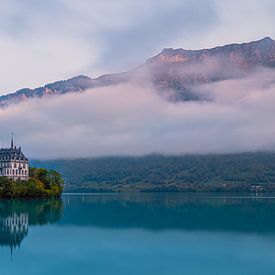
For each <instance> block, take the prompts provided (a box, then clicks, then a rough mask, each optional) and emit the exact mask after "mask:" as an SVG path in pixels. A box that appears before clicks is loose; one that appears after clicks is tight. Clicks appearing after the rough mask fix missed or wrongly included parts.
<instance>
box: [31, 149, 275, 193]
mask: <svg viewBox="0 0 275 275" xmlns="http://www.w3.org/2000/svg"><path fill="white" fill-rule="evenodd" d="M30 165H32V166H34V167H44V168H47V169H54V170H57V171H58V172H60V173H61V174H62V176H63V177H64V179H65V181H66V185H65V190H66V191H67V192H70V191H72V192H74V191H81V192H86V191H88V192H89V191H93V192H102V191H104V192H106V191H107V192H129V191H161V192H162V191H172V192H173V191H206V192H207V191H223V192H228V191H236V192H241V191H244V192H251V191H253V186H262V187H263V188H264V189H265V190H266V191H273V192H274V191H275V154H274V153H268V152H259V153H243V154H228V155H183V156H162V155H149V156H143V157H104V158H90V159H89V158H86V159H84V158H83V159H63V160H62V159H59V160H58V159H57V160H31V161H30Z"/></svg>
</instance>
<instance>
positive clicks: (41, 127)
mask: <svg viewBox="0 0 275 275" xmlns="http://www.w3.org/2000/svg"><path fill="white" fill-rule="evenodd" d="M198 90H199V92H200V93H206V94H207V95H208V96H209V97H211V98H212V101H205V102H178V103H173V102H168V101H167V100H165V99H164V98H163V97H161V96H159V95H158V93H157V92H156V91H154V90H153V89H152V88H146V87H140V86H137V85H130V84H129V85H118V86H112V87H106V88H98V89H92V90H89V91H87V92H85V93H72V94H67V95H63V96H54V97H46V98H43V99H36V100H30V101H26V102H24V103H21V104H18V105H13V106H10V107H8V108H6V109H2V110H0V125H1V132H2V138H3V136H4V137H5V140H7V139H8V137H7V133H10V132H14V133H15V137H16V143H17V144H18V145H22V146H23V149H24V151H25V152H26V154H27V155H28V156H30V157H31V158H40V159H49V158H76V157H95V156H110V155H133V156H138V155H144V154H151V153H162V154H186V153H188V154H189V153H199V154H207V153H236V152H247V151H259V150H273V148H275V146H274V145H275V120H274V117H275V108H274V106H275V73H274V71H268V70H261V71H259V72H257V73H256V74H254V75H253V76H250V77H246V78H243V79H238V80H227V81H221V82H217V83H215V84H209V85H203V86H201V87H200V88H199V89H198Z"/></svg>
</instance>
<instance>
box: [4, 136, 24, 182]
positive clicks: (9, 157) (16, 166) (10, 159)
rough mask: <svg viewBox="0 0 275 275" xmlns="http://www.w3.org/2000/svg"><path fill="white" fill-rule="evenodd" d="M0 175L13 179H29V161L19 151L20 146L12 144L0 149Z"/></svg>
mask: <svg viewBox="0 0 275 275" xmlns="http://www.w3.org/2000/svg"><path fill="white" fill-rule="evenodd" d="M0 177H8V178H10V179H13V180H28V179H29V161H28V159H27V158H26V157H25V155H24V154H23V153H22V151H21V147H18V148H17V147H16V146H13V137H12V139H11V147H10V148H1V149H0Z"/></svg>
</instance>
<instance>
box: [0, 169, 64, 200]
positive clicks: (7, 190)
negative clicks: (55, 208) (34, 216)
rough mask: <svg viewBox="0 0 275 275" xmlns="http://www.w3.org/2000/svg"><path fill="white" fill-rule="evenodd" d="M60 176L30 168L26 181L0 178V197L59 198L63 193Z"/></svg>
mask: <svg viewBox="0 0 275 275" xmlns="http://www.w3.org/2000/svg"><path fill="white" fill-rule="evenodd" d="M63 183H64V180H63V179H62V177H61V175H60V174H59V173H58V172H56V171H54V170H50V171H49V170H47V169H44V168H30V178H29V180H27V181H22V180H16V181H15V180H12V179H10V178H7V177H0V197H5V198H19V197H24V198H26V197H31V198H33V197H59V196H60V195H61V194H62V191H63Z"/></svg>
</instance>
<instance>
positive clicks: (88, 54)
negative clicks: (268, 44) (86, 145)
mask: <svg viewBox="0 0 275 275" xmlns="http://www.w3.org/2000/svg"><path fill="white" fill-rule="evenodd" d="M274 14H275V2H274V1H273V0H261V1H258V0H242V1H239V0H238V1H237V0H158V1H156V0H139V1H134V0H115V1H110V0H101V1H96V0H47V1H36V0H1V3H0V41H1V42H0V53H1V63H0V75H1V77H2V81H1V82H0V95H1V94H6V93H8V92H13V91H15V90H18V89H21V88H24V87H30V88H35V87H39V86H41V85H44V84H46V83H50V82H53V81H56V80H61V79H67V78H70V77H72V76H75V75H78V74H84V75H88V76H90V77H97V76H99V75H101V74H105V73H112V72H120V71H126V70H129V69H131V68H133V67H136V66H138V65H140V64H142V63H143V62H145V61H146V59H148V58H149V57H151V56H153V55H155V54H157V53H159V52H160V51H161V50H162V49H163V48H171V47H172V48H185V49H199V48H208V47H214V46H217V45H223V44H227V43H231V42H245V41H251V40H257V39H260V38H263V37H265V36H270V37H272V38H275V28H274V26H275V17H274Z"/></svg>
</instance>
